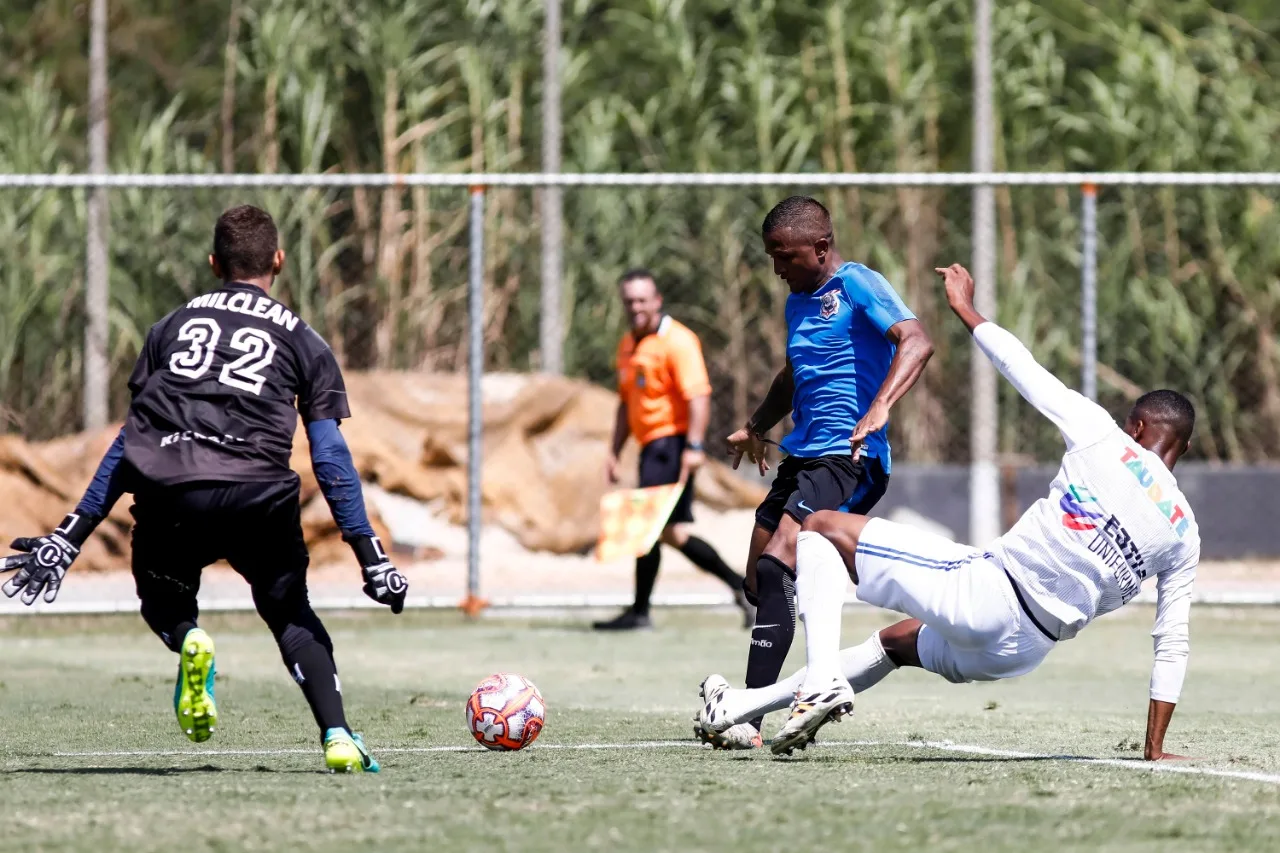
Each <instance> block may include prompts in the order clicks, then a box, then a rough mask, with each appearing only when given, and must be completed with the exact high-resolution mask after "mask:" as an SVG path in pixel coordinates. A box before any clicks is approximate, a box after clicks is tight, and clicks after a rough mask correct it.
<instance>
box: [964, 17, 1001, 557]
mask: <svg viewBox="0 0 1280 853" xmlns="http://www.w3.org/2000/svg"><path fill="white" fill-rule="evenodd" d="M973 41H974V46H973V90H974V91H973V100H974V110H973V171H975V172H979V173H982V174H990V173H991V172H992V171H993V170H994V167H995V108H994V105H993V98H994V87H993V82H992V77H991V0H977V2H976V4H975V9H974V23H973ZM973 280H974V285H975V294H974V303H975V305H974V307H975V308H977V309H978V312H979V313H981V314H982V315H983V316H984V317H987V318H988V319H991V320H995V319H996V201H995V187H994V186H993V185H991V184H989V183H988V184H979V185H977V186H975V187H974V188H973ZM969 357H970V358H971V359H972V361H971V367H970V370H969V375H970V382H971V383H972V395H973V396H972V403H971V408H970V412H971V414H970V417H969V544H971V545H974V546H976V547H983V546H985V545H986V544H987V543H988V542H990V541H991V540H993V539H995V538H996V537H997V536H999V535H1000V532H1001V527H1002V524H1001V518H1000V472H999V468H998V466H997V465H996V454H997V451H998V449H999V443H998V438H999V434H1000V419H999V408H998V400H997V395H996V371H995V367H993V366H992V364H991V362H990V361H988V360H987V358H986V356H985V355H983V354H982V351H981V350H979V349H978V347H977V344H971V345H970V356H969Z"/></svg>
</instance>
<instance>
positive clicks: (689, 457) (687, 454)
mask: <svg viewBox="0 0 1280 853" xmlns="http://www.w3.org/2000/svg"><path fill="white" fill-rule="evenodd" d="M706 461H707V454H706V453H704V452H702V451H701V450H693V449H691V448H686V449H685V451H684V453H683V454H681V456H680V482H682V483H683V482H685V481H687V480H688V479H689V475H691V474H692V473H693V472H694V471H697V470H698V469H699V468H701V467H702V465H703V463H705V462H706Z"/></svg>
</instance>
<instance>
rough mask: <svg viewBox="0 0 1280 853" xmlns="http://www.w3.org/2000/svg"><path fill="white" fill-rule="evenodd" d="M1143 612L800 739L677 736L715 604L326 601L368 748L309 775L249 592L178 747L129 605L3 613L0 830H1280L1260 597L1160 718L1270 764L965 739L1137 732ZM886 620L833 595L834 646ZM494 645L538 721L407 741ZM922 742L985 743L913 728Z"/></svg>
mask: <svg viewBox="0 0 1280 853" xmlns="http://www.w3.org/2000/svg"><path fill="white" fill-rule="evenodd" d="M1150 619H1151V611H1150V609H1147V608H1134V612H1132V613H1126V614H1123V615H1118V616H1116V617H1111V618H1108V619H1104V620H1103V621H1101V622H1100V623H1098V624H1096V625H1094V626H1092V627H1091V628H1090V629H1089V630H1087V631H1086V632H1085V633H1084V634H1083V635H1082V636H1081V637H1080V638H1079V639H1077V640H1075V641H1072V642H1070V643H1067V644H1065V645H1064V646H1063V647H1062V648H1061V649H1059V650H1057V651H1056V652H1055V653H1054V654H1053V655H1051V656H1050V658H1049V660H1048V661H1047V663H1046V664H1045V665H1044V666H1043V667H1042V668H1041V669H1040V670H1039V671H1037V672H1035V673H1033V674H1032V675H1030V676H1028V677H1026V678H1023V679H1020V680H1017V681H1011V682H1006V683H1001V684H994V685H964V686H953V685H949V684H946V683H944V682H942V681H941V680H940V679H937V678H935V677H933V676H930V675H928V674H926V673H922V672H920V671H910V672H902V673H897V674H895V675H893V676H891V677H890V678H889V679H888V680H886V681H885V682H884V683H883V684H882V685H880V686H879V687H877V688H876V689H875V690H874V691H870V692H868V693H867V694H866V695H864V696H862V697H861V698H860V699H859V704H858V708H857V711H856V713H855V715H854V717H853V719H852V720H850V721H846V722H844V723H842V724H840V725H836V726H830V727H828V729H826V730H825V732H824V737H823V738H822V740H823V741H824V742H825V745H822V746H821V747H820V748H817V749H811V750H809V752H808V753H807V754H806V755H804V756H803V757H798V758H795V759H775V758H772V757H771V756H769V754H768V753H767V751H759V752H757V753H753V754H749V755H743V754H719V753H712V752H710V751H707V750H703V749H698V748H693V747H690V746H686V745H684V744H685V743H686V742H688V743H691V740H690V726H689V719H690V717H691V715H692V713H693V710H694V708H695V704H696V690H697V686H698V683H699V681H700V680H701V678H702V677H703V676H704V675H705V674H707V673H708V672H712V671H721V672H723V673H725V674H726V675H727V676H729V677H730V679H731V680H734V681H735V682H736V681H737V680H738V679H740V678H741V672H742V666H743V662H744V659H745V651H746V636H745V634H744V632H742V631H740V630H738V629H736V628H735V621H736V620H734V619H733V618H732V617H730V616H728V615H723V616H721V615H713V614H695V613H660V614H659V620H660V625H661V628H660V630H658V631H657V632H655V633H652V634H648V635H644V636H621V637H615V636H600V635H593V634H592V633H590V632H587V631H585V630H583V629H582V627H581V625H580V624H579V623H577V622H576V621H575V622H570V621H568V620H563V619H562V620H557V621H547V620H537V621H522V620H485V621H483V622H481V623H479V624H474V625H472V624H464V623H463V622H461V621H460V620H459V619H458V618H456V617H454V616H453V615H451V614H429V613H420V614H411V615H405V616H402V617H399V618H394V617H391V616H390V615H389V614H386V613H384V612H378V613H360V614H352V615H345V616H338V615H330V616H329V617H328V621H329V624H330V627H331V630H332V633H333V635H334V640H335V643H336V644H337V649H338V662H339V666H340V668H341V670H342V679H343V686H344V689H345V691H346V694H347V699H348V709H349V716H350V718H351V720H352V723H353V725H355V726H356V727H357V728H359V729H362V730H363V731H364V733H365V735H366V738H367V740H368V742H369V743H370V745H371V746H372V748H373V750H374V752H375V754H377V755H378V756H379V758H380V759H381V760H382V762H383V767H384V770H383V773H382V774H381V775H379V776H365V777H335V776H329V775H326V774H323V773H321V772H320V768H321V760H320V752H319V748H318V745H317V742H316V735H315V732H314V728H313V723H312V721H311V717H310V714H309V712H308V711H307V709H306V706H305V704H304V703H303V701H302V697H301V695H300V694H299V692H298V690H297V688H296V687H295V686H294V684H293V683H292V681H291V680H290V679H289V678H288V676H287V674H286V673H285V671H284V668H283V666H282V665H281V664H280V663H279V660H278V658H277V657H276V651H275V647H274V645H273V644H272V642H271V639H270V636H269V635H268V634H267V632H266V630H265V629H264V628H262V627H261V626H260V625H258V624H257V622H256V620H255V619H254V618H253V617H251V616H247V615H234V616H230V615H225V616H211V617H210V618H208V619H206V620H205V623H204V624H205V627H206V628H208V629H209V630H210V632H211V633H212V634H213V635H214V638H215V640H216V641H217V643H218V652H219V657H218V669H219V686H218V699H219V705H220V710H221V724H220V729H219V732H218V734H217V736H216V737H215V738H214V739H213V740H211V741H210V742H209V743H207V744H204V745H200V746H197V745H195V744H191V743H189V742H187V740H186V739H185V738H183V737H182V736H181V735H180V733H179V732H178V730H177V726H176V723H175V722H174V720H173V718H172V715H171V706H170V700H171V696H172V675H173V662H174V661H173V657H172V656H171V655H170V654H169V653H168V652H166V651H165V650H164V649H163V648H162V647H161V646H160V644H159V643H158V641H156V640H155V639H154V638H153V637H152V636H151V635H150V634H148V633H147V632H146V631H145V629H144V627H143V626H142V623H141V620H140V619H138V618H137V617H102V618H70V617H67V618H39V619H32V618H25V617H24V618H13V617H10V618H8V619H6V620H3V621H0V631H2V632H3V638H2V639H3V649H4V663H3V666H2V667H0V755H2V756H3V773H4V779H3V789H2V790H3V797H4V831H3V832H0V849H3V850H35V849H47V850H52V849H60V850H93V851H96V853H101V851H108V850H117V849H128V850H130V851H136V853H141V851H150V850H156V851H165V853H176V852H177V851H198V850H227V851H230V850H330V849H332V850H339V849H343V850H352V849H373V850H379V851H385V850H425V849H446V850H473V849H474V850H479V849H483V850H520V851H538V850H578V849H600V850H703V851H724V852H725V853H742V851H749V850H782V849H786V850H797V851H804V850H814V849H817V848H815V847H813V846H812V845H813V844H815V843H817V842H821V843H822V844H824V845H838V846H839V848H840V849H841V850H897V849H911V850H919V849H928V850H982V851H984V853H994V851H1001V850H1017V851H1027V850H1036V849H1053V850H1055V851H1063V850H1080V851H1084V850H1100V849H1107V850H1144V851H1146V850H1150V851H1155V850H1162V851H1164V850H1232V851H1244V850H1276V849H1280V677H1278V676H1280V664H1277V659H1278V658H1280V611H1275V610H1270V609H1247V610H1244V609H1241V610H1227V609H1212V608H1201V609H1200V610H1199V611H1198V612H1196V613H1195V614H1194V615H1193V626H1192V644H1193V648H1192V657H1191V668H1190V673H1189V676H1188V680H1187V688H1186V690H1185V692H1184V694H1183V701H1182V705H1181V707H1180V708H1179V712H1178V714H1177V716H1176V717H1175V719H1174V725H1173V729H1172V730H1171V733H1170V737H1169V742H1168V744H1167V746H1168V748H1170V749H1173V750H1175V751H1182V752H1188V753H1191V754H1193V755H1196V756H1200V757H1202V760H1201V761H1198V762H1196V763H1195V764H1194V765H1188V766H1189V767H1191V768H1196V769H1201V770H1203V769H1213V770H1225V771H1228V772H1230V773H1255V774H1263V775H1264V776H1269V777H1273V778H1271V779H1270V780H1269V781H1268V780H1267V779H1265V778H1264V779H1259V780H1250V779H1245V778H1239V777H1235V776H1212V775H1203V774H1199V773H1195V774H1175V773H1152V772H1150V771H1149V770H1146V769H1141V768H1135V767H1134V766H1132V765H1125V764H1119V765H1117V764H1097V763H1093V764H1090V763H1082V762H1072V761H1065V760H1058V759H1044V758H1040V757H1035V756H1032V757H1021V756H1015V757H1011V756H1001V755H996V754H985V753H990V752H991V751H998V750H1010V751H1018V752H1023V753H1033V754H1035V755H1037V756H1038V755H1042V754H1053V755H1059V754H1061V755H1075V756H1090V757H1097V758H1103V759H1131V758H1134V757H1135V756H1138V755H1140V752H1138V745H1139V742H1140V741H1141V739H1142V734H1143V724H1144V718H1145V712H1146V703H1147V693H1146V691H1147V677H1148V668H1149V662H1150V654H1151V652H1150V639H1149V637H1148V636H1147V632H1148V631H1149V630H1150ZM584 621H585V620H584ZM887 621H889V617H888V615H887V614H881V613H876V612H867V611H858V612H857V613H856V614H851V615H850V616H849V618H848V620H847V622H846V627H845V640H846V643H850V642H853V641H860V640H861V639H862V638H864V637H865V636H866V635H867V634H868V633H869V632H870V631H871V630H872V629H874V628H875V627H878V626H880V625H883V624H885V623H886V622H887ZM802 657H803V648H802V645H801V643H799V642H797V646H796V648H795V649H793V655H792V660H793V661H797V662H798V661H799V660H800V659H801V658H802ZM496 670H513V671H517V672H521V673H524V674H526V675H528V676H529V677H530V678H532V679H533V680H534V681H535V682H536V683H537V684H538V685H539V686H540V687H541V689H542V691H543V693H544V695H545V696H546V699H547V702H548V705H549V714H548V720H547V728H546V730H545V731H544V732H543V734H542V737H541V739H540V740H539V741H538V743H537V745H536V746H535V747H534V748H532V749H529V750H526V751H524V752H522V753H512V754H491V753H488V752H485V751H483V750H480V749H479V748H478V747H476V748H473V749H472V748H468V749H465V750H454V751H446V750H440V749H436V750H435V751H426V749H425V748H438V747H464V746H469V745H471V744H472V742H471V740H470V736H469V735H468V734H467V732H466V729H465V726H464V723H463V710H462V708H463V702H464V700H465V698H466V696H467V694H468V693H469V691H470V689H471V687H472V686H473V685H474V684H475V682H477V681H479V680H480V679H481V678H482V677H483V676H485V675H487V674H489V673H490V672H492V671H496ZM779 722H780V718H778V715H775V718H773V719H770V721H769V722H768V724H767V726H768V727H767V729H766V733H771V732H772V731H773V729H774V728H775V727H776V726H777V725H778V723H779ZM654 741H658V742H668V743H659V744H656V745H654V744H652V743H651V742H654ZM920 741H948V742H953V743H955V744H961V745H968V746H973V747H978V748H980V749H981V750H983V751H985V753H984V752H960V751H956V750H953V749H944V748H934V747H927V746H921V745H910V743H909V742H920ZM670 742H679V743H670ZM855 742H862V743H863V744H869V745H859V744H858V743H855ZM646 744H648V745H646ZM589 745H609V746H613V747H616V748H608V749H604V748H581V747H585V746H589ZM549 747H553V748H549ZM412 750H418V751H412ZM66 753H115V754H110V755H67V754H66ZM130 753H132V754H130ZM824 849H825V848H824Z"/></svg>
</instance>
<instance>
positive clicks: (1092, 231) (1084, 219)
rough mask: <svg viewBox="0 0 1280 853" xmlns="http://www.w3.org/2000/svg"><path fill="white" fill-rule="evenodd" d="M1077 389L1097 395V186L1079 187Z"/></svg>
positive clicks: (1087, 395) (1092, 395)
mask: <svg viewBox="0 0 1280 853" xmlns="http://www.w3.org/2000/svg"><path fill="white" fill-rule="evenodd" d="M1080 197H1081V198H1080V200H1081V204H1080V231H1081V234H1082V238H1081V243H1082V245H1081V247H1080V392H1081V393H1082V394H1084V395H1085V396H1086V397H1088V398H1089V399H1090V400H1097V399H1098V188H1097V187H1096V186H1094V185H1093V184H1085V185H1084V186H1082V187H1081V188H1080Z"/></svg>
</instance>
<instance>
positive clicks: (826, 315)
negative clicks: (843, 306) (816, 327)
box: [820, 290, 840, 320]
mask: <svg viewBox="0 0 1280 853" xmlns="http://www.w3.org/2000/svg"><path fill="white" fill-rule="evenodd" d="M820 309H821V313H822V319H824V320H830V319H831V318H832V317H834V316H836V314H838V313H839V312H840V300H839V299H837V298H836V292H835V291H834V290H829V291H827V292H826V293H824V294H822V304H821V305H820Z"/></svg>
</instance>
